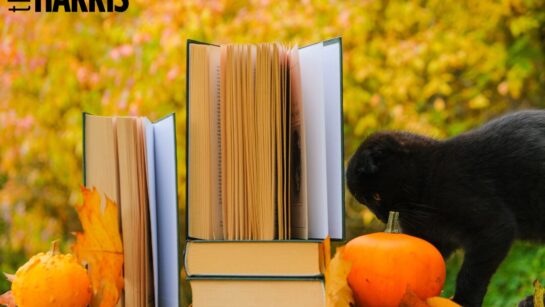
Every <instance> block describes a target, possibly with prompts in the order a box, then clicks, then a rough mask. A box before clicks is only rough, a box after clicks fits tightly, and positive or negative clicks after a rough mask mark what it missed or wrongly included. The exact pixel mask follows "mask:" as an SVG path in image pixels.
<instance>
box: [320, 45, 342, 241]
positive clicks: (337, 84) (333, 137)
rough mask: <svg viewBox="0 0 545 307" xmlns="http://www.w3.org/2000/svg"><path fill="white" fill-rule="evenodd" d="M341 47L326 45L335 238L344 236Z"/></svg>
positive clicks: (331, 210) (332, 229)
mask: <svg viewBox="0 0 545 307" xmlns="http://www.w3.org/2000/svg"><path fill="white" fill-rule="evenodd" d="M340 54H341V49H340V41H337V42H336V43H332V44H328V45H324V53H323V55H324V57H323V65H324V66H323V67H324V71H323V73H324V90H325V116H326V118H325V129H326V134H325V135H326V144H327V146H326V147H327V150H326V155H327V189H328V190H327V205H328V209H329V210H328V219H329V235H330V237H331V238H332V239H342V236H343V220H342V219H343V216H342V213H343V207H342V206H343V197H342V193H343V191H342V188H343V186H342V176H343V173H344V172H343V157H342V133H343V131H342V124H341V116H342V104H341V91H342V89H341V78H342V76H341V59H340Z"/></svg>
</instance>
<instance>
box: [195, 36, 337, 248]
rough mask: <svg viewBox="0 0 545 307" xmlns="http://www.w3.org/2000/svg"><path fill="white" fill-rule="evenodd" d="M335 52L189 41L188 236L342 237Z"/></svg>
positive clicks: (326, 46) (322, 46) (331, 43)
mask: <svg viewBox="0 0 545 307" xmlns="http://www.w3.org/2000/svg"><path fill="white" fill-rule="evenodd" d="M341 49H342V47H341V40H340V38H337V39H332V40H328V41H324V42H320V43H317V44H314V45H310V46H306V47H303V48H298V47H297V46H295V47H287V46H285V45H281V44H277V43H262V44H237V45H210V44H204V43H199V42H195V41H188V58H187V101H188V104H187V116H188V120H187V156H186V157H187V161H186V165H187V193H186V196H187V217H188V222H187V227H188V232H187V233H188V237H189V238H193V239H207V240H275V239H279V240H289V239H324V238H326V237H327V236H330V237H331V238H332V239H342V238H343V235H344V227H343V226H344V224H343V211H344V210H343V206H344V189H343V186H344V185H343V139H342V81H341V79H342V63H341V61H342V59H341V54H342V50H341Z"/></svg>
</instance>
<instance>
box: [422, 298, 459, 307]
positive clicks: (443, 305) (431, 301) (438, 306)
mask: <svg viewBox="0 0 545 307" xmlns="http://www.w3.org/2000/svg"><path fill="white" fill-rule="evenodd" d="M426 303H427V304H428V305H429V306H430V307H462V306H460V305H458V304H456V303H455V302H453V301H451V300H449V299H448V298H444V297H440V296H434V297H430V298H428V299H427V300H426Z"/></svg>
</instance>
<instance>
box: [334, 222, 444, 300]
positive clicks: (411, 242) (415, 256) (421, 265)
mask: <svg viewBox="0 0 545 307" xmlns="http://www.w3.org/2000/svg"><path fill="white" fill-rule="evenodd" d="M398 216H399V213H397V212H395V213H394V212H390V218H389V221H388V228H387V230H386V232H381V233H373V234H368V235H363V236H360V237H357V238H354V239H353V240H351V241H350V242H348V244H346V247H345V249H344V251H345V252H344V255H345V256H344V257H345V258H346V259H347V260H349V261H351V262H352V268H351V270H350V274H349V275H348V284H349V285H350V287H351V288H352V290H353V291H354V296H355V299H356V305H357V306H360V307H363V306H365V307H374V306H377V307H388V306H398V305H399V303H400V301H401V299H402V297H403V295H404V293H405V291H406V290H407V288H408V287H409V288H410V289H411V290H412V291H414V293H416V295H417V296H418V297H420V298H421V299H424V300H425V299H427V298H429V297H433V296H437V295H438V294H439V293H440V292H441V289H442V288H443V284H444V282H445V275H446V269H445V262H444V260H443V257H442V256H441V254H440V253H439V251H438V250H437V249H436V248H435V247H434V246H433V245H431V244H430V243H428V242H427V241H425V240H422V239H419V238H416V237H413V236H410V235H406V234H402V233H399V226H398V221H397V219H398Z"/></svg>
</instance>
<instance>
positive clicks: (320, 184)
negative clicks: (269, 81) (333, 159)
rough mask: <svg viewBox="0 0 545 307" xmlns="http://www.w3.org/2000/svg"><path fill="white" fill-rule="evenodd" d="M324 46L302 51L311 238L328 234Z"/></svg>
mask: <svg viewBox="0 0 545 307" xmlns="http://www.w3.org/2000/svg"><path fill="white" fill-rule="evenodd" d="M323 52H324V48H323V43H318V44H314V45H310V46H308V47H305V48H302V49H300V50H299V60H300V63H301V83H302V96H303V110H304V112H303V114H304V117H305V141H306V146H307V151H306V158H307V180H308V190H307V193H308V221H309V225H308V227H309V228H308V230H309V238H313V239H323V238H325V237H326V236H327V235H328V207H327V200H328V198H327V192H328V191H327V155H326V139H325V136H326V127H325V119H326V118H325V114H324V112H325V98H324V90H323V89H324V71H323V57H324V55H323Z"/></svg>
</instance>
